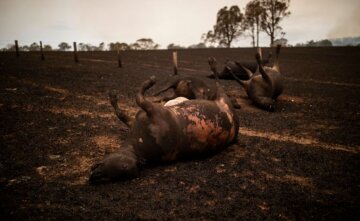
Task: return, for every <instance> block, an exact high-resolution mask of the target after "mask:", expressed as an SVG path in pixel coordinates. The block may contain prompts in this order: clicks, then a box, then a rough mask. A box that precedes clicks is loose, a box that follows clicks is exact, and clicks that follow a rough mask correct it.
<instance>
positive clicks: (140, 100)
mask: <svg viewBox="0 0 360 221" xmlns="http://www.w3.org/2000/svg"><path fill="white" fill-rule="evenodd" d="M154 84H155V77H151V78H150V79H149V80H147V81H145V82H144V83H142V85H141V89H140V92H139V93H137V95H136V103H137V105H139V107H140V108H141V109H143V110H144V111H145V112H146V113H147V115H148V116H149V117H151V116H153V115H154V114H155V113H156V111H157V109H158V108H159V104H153V103H152V102H151V101H149V100H148V99H146V98H145V91H146V90H148V89H149V88H151V87H152V86H153V85H154Z"/></svg>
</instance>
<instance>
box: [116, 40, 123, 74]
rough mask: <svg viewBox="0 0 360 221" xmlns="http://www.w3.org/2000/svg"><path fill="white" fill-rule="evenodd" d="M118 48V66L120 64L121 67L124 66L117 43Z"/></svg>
mask: <svg viewBox="0 0 360 221" xmlns="http://www.w3.org/2000/svg"><path fill="white" fill-rule="evenodd" d="M116 49H117V59H118V66H119V68H121V67H122V62H121V55H120V50H119V45H116Z"/></svg>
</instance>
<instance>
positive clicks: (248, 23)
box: [244, 0, 264, 47]
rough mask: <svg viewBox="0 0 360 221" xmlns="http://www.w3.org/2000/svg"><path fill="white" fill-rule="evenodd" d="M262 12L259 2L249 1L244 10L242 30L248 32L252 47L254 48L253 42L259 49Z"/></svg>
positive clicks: (257, 0)
mask: <svg viewBox="0 0 360 221" xmlns="http://www.w3.org/2000/svg"><path fill="white" fill-rule="evenodd" d="M263 11H264V9H263V8H262V7H261V4H260V1H259V0H252V1H250V2H249V3H248V4H247V5H246V8H245V21H244V26H245V28H244V29H247V30H249V31H250V36H251V39H252V42H251V43H252V46H253V47H255V42H256V47H259V33H260V28H261V27H260V22H261V14H262V13H263Z"/></svg>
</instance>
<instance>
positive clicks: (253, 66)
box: [207, 53, 272, 80]
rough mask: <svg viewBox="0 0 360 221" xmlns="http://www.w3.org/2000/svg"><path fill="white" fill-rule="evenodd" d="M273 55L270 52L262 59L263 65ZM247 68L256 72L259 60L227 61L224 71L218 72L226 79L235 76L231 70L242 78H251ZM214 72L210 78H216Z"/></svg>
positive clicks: (231, 78)
mask: <svg viewBox="0 0 360 221" xmlns="http://www.w3.org/2000/svg"><path fill="white" fill-rule="evenodd" d="M271 57H272V54H271V53H269V55H268V57H267V58H266V59H261V63H262V64H263V65H266V64H268V63H269V61H270V58H271ZM245 68H247V69H249V70H250V71H251V72H256V70H257V68H258V63H257V62H245V61H243V62H238V61H230V60H228V61H226V62H225V65H224V69H223V70H222V72H220V73H218V76H219V78H220V79H226V80H233V79H234V78H233V76H232V74H231V72H232V73H233V74H234V75H236V77H237V78H239V79H241V80H249V78H250V76H249V74H248V71H247V70H245ZM214 76H215V75H214V74H210V75H209V76H207V77H208V78H214Z"/></svg>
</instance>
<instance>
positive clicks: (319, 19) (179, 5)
mask: <svg viewBox="0 0 360 221" xmlns="http://www.w3.org/2000/svg"><path fill="white" fill-rule="evenodd" d="M247 2H248V0H223V1H220V0H0V30H1V32H0V33H1V34H0V47H3V46H5V45H6V44H8V43H13V41H14V40H15V39H17V40H19V42H20V44H21V43H22V44H30V43H32V42H35V41H36V42H38V41H39V40H42V41H43V42H44V43H45V44H51V45H53V46H57V45H58V44H59V43H60V42H62V41H66V42H69V43H70V42H72V41H77V42H85V43H91V44H96V45H98V44H99V43H100V42H102V41H104V42H105V43H109V42H114V41H120V42H127V43H133V42H135V41H136V40H137V39H139V38H142V37H146V38H152V39H153V40H154V41H155V42H156V43H159V44H160V45H161V47H162V48H166V46H167V45H168V44H170V43H176V44H180V45H183V46H189V45H191V44H196V43H199V42H200V40H201V39H200V38H201V35H202V34H203V33H205V32H207V31H208V30H210V29H211V28H212V26H213V25H214V24H215V20H216V13H217V11H218V10H219V9H220V8H221V7H223V6H232V5H238V6H240V8H241V9H243V8H244V7H245V5H246V3H247ZM290 11H291V13H292V14H291V15H290V16H289V17H288V18H286V19H284V20H283V22H282V26H283V28H284V31H285V32H286V36H285V38H287V39H288V40H289V43H290V44H296V43H298V42H305V41H308V40H311V39H314V40H320V39H324V38H329V37H332V38H333V37H349V36H360V24H359V21H360V1H359V0H341V1H340V0H291V2H290ZM250 41H251V40H250V38H244V37H242V38H240V39H239V40H238V41H237V42H236V43H235V44H234V46H250ZM260 43H261V44H262V45H268V44H269V38H268V37H267V36H265V35H263V36H262V39H261V42H260Z"/></svg>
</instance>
